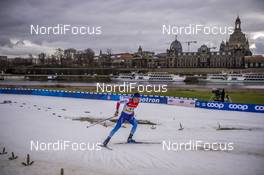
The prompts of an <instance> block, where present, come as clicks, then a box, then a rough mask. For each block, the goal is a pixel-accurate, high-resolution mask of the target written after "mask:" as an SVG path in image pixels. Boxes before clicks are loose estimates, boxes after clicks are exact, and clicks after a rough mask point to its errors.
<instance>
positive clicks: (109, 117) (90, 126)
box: [86, 115, 116, 128]
mask: <svg viewBox="0 0 264 175" xmlns="http://www.w3.org/2000/svg"><path fill="white" fill-rule="evenodd" d="M114 117H116V116H115V115H114V116H112V117H109V118H106V119H103V120H101V121H98V122H96V123H93V124H91V125H89V126H87V127H86V128H90V127H92V126H95V125H97V124H100V123H102V122H104V121H106V120H110V119H112V118H114Z"/></svg>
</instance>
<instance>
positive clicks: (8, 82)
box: [0, 79, 264, 90]
mask: <svg viewBox="0 0 264 175" xmlns="http://www.w3.org/2000/svg"><path fill="white" fill-rule="evenodd" d="M96 84H97V83H96V82H69V81H67V82H63V81H53V80H48V81H29V80H17V79H13V80H11V79H6V80H1V81H0V85H2V86H5V85H6V86H7V85H13V86H96ZM100 84H102V82H100ZM106 84H117V83H115V82H110V83H109V82H107V83H106ZM118 84H120V83H118ZM141 84H144V83H141ZM145 84H150V83H145ZM152 84H167V85H168V87H175V88H186V89H188V88H206V89H213V88H227V89H263V90H264V83H204V82H199V83H185V82H175V83H163V82H162V83H152Z"/></svg>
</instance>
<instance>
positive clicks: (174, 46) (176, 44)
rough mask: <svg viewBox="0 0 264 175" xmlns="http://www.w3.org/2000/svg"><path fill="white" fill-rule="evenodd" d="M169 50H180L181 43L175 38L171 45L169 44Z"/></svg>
mask: <svg viewBox="0 0 264 175" xmlns="http://www.w3.org/2000/svg"><path fill="white" fill-rule="evenodd" d="M170 50H174V51H176V52H178V53H179V52H182V45H181V43H180V42H179V41H178V40H177V39H175V40H174V41H173V42H172V43H171V45H170Z"/></svg>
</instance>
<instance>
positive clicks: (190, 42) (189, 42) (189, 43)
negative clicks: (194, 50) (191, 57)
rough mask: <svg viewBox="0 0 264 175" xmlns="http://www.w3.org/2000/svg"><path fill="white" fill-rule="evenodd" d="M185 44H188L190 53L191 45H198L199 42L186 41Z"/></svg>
mask: <svg viewBox="0 0 264 175" xmlns="http://www.w3.org/2000/svg"><path fill="white" fill-rule="evenodd" d="M184 43H187V45H188V52H190V45H191V44H192V43H194V44H196V43H197V41H185V42H184Z"/></svg>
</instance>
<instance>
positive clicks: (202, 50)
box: [198, 44, 210, 53]
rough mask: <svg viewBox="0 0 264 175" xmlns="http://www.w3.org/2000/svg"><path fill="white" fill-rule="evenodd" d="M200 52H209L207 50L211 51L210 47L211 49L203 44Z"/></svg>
mask: <svg viewBox="0 0 264 175" xmlns="http://www.w3.org/2000/svg"><path fill="white" fill-rule="evenodd" d="M198 52H202V53H207V52H210V49H209V48H208V47H207V46H206V45H205V44H203V45H202V46H201V47H200V48H199V49H198Z"/></svg>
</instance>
